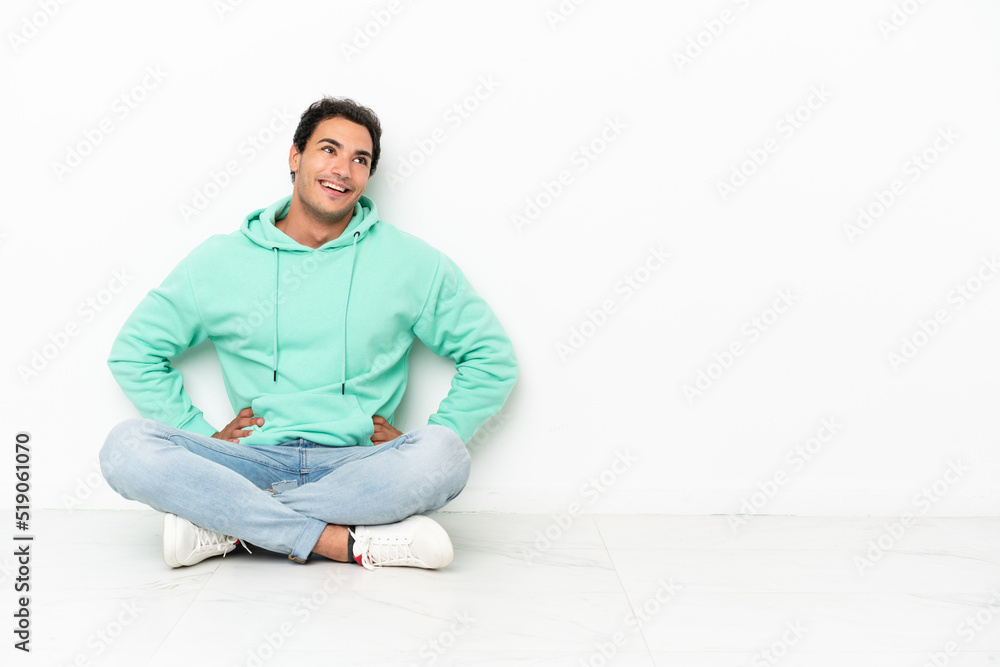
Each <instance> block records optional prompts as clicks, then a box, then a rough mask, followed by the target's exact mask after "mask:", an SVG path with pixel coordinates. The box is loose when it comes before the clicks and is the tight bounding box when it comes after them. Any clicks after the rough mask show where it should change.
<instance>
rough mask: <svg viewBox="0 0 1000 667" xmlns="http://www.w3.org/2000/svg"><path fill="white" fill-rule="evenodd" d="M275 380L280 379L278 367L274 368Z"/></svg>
mask: <svg viewBox="0 0 1000 667" xmlns="http://www.w3.org/2000/svg"><path fill="white" fill-rule="evenodd" d="M274 381H275V382H277V381H278V369H277V368H275V369H274Z"/></svg>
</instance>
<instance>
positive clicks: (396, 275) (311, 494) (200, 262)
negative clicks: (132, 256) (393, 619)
mask: <svg viewBox="0 0 1000 667" xmlns="http://www.w3.org/2000/svg"><path fill="white" fill-rule="evenodd" d="M380 138H381V127H380V125H379V121H378V118H377V117H376V116H375V114H374V113H373V112H372V111H371V110H370V109H367V108H365V107H362V106H359V105H357V104H356V103H354V102H353V101H352V100H349V99H335V98H324V99H322V100H320V101H318V102H316V103H314V104H313V105H311V106H310V107H309V108H308V109H307V110H306V111H305V112H304V113H303V114H302V118H301V120H300V123H299V126H298V128H297V129H296V131H295V136H294V138H293V145H292V147H291V149H290V151H289V156H288V165H289V169H290V171H291V176H292V183H293V189H292V194H291V196H289V197H285V198H283V199H281V200H279V201H278V202H275V203H274V204H272V205H271V206H269V207H267V208H265V209H261V210H258V211H254V212H253V213H251V214H250V215H249V216H247V218H246V220H245V221H244V223H243V225H242V227H241V229H240V230H238V231H235V232H233V233H231V234H228V235H217V236H213V237H211V238H209V239H208V240H206V241H205V242H204V243H202V244H201V245H200V246H198V247H197V248H195V250H194V251H193V252H192V253H191V254H190V255H188V257H187V258H185V259H184V260H183V261H182V262H181V263H180V264H179V265H178V266H177V267H176V268H175V269H174V270H173V271H172V272H171V273H170V275H169V276H167V278H166V279H165V280H164V282H163V284H162V285H161V286H160V287H159V288H157V289H154V290H152V291H150V293H149V294H148V295H147V296H146V297H145V298H144V299H143V300H142V302H140V303H139V305H138V306H137V307H136V309H135V311H134V312H133V313H132V315H131V316H130V317H129V319H128V321H126V323H125V325H124V326H123V327H122V330H121V332H120V333H119V335H118V337H117V339H116V340H115V342H114V344H113V346H112V349H111V355H110V357H109V360H108V364H109V366H110V368H111V371H112V373H113V374H114V376H115V379H116V380H117V381H118V383H119V384H120V385H121V387H122V389H123V390H124V391H125V393H126V395H127V396H128V397H129V398H130V399H131V400H132V402H133V403H134V404H135V406H136V407H137V408H138V410H139V412H140V413H141V414H142V415H143V417H146V419H131V420H127V421H125V422H123V423H121V424H119V425H118V426H116V427H115V428H114V429H113V430H112V431H111V433H110V435H109V436H108V439H107V441H106V443H105V445H104V447H103V448H102V450H101V469H102V471H103V473H104V476H105V478H106V479H107V480H108V483H109V484H110V485H111V487H112V488H113V489H115V491H117V492H118V493H120V494H121V495H122V496H124V497H126V498H129V499H132V500H138V501H140V502H143V503H145V504H147V505H149V506H150V507H153V508H154V509H157V510H159V511H162V512H164V513H165V514H164V531H163V540H164V543H163V556H164V560H165V561H166V563H167V564H168V565H170V566H172V567H178V566H182V565H193V564H195V563H198V562H200V561H202V560H204V559H205V558H208V557H210V556H215V555H225V554H226V553H228V552H229V551H231V550H232V549H234V548H235V545H236V544H237V542H238V541H239V540H242V541H243V542H245V543H246V542H248V543H250V544H252V545H257V546H260V547H262V548H264V549H267V550H271V551H277V552H280V553H287V554H288V557H289V558H290V559H292V560H294V561H296V562H300V563H302V562H305V561H306V560H308V558H309V557H310V555H311V554H318V555H321V556H324V557H326V558H329V559H332V560H336V561H344V562H349V561H351V560H354V561H356V562H358V563H360V564H361V565H363V566H365V567H367V568H369V569H371V568H374V567H379V566H385V565H405V566H415V567H425V568H438V567H443V566H445V565H447V564H448V563H449V562H450V561H451V560H452V558H453V550H452V545H451V541H450V540H449V538H448V535H447V533H446V532H445V531H444V529H443V528H441V526H439V525H438V524H437V523H436V522H434V521H433V520H432V519H431V518H429V517H427V516H424V515H422V513H424V512H428V511H430V510H434V509H437V508H439V507H441V506H443V505H445V504H446V503H447V502H449V501H451V500H452V499H453V498H455V497H456V496H457V495H458V494H459V492H460V491H461V490H462V489H463V488H464V487H465V484H466V481H467V480H468V475H469V465H470V458H469V454H468V451H467V449H466V447H465V442H467V441H468V440H469V439H470V438H471V437H472V435H473V433H475V431H476V429H478V428H479V426H481V425H482V423H483V422H484V421H486V419H488V418H489V417H490V416H491V415H492V414H494V413H495V412H496V411H497V410H499V409H500V407H502V405H503V403H504V401H505V400H506V398H507V395H508V394H509V393H510V390H511V388H512V386H513V384H514V381H515V378H516V374H517V370H516V361H515V357H514V353H513V350H512V348H511V344H510V341H509V339H508V338H507V336H506V334H505V333H504V331H503V328H502V327H501V325H500V323H499V322H498V321H497V319H496V317H495V316H494V314H493V312H492V311H491V310H490V308H489V307H488V306H487V305H486V303H485V302H484V301H483V300H482V299H481V298H480V297H479V296H477V295H476V293H475V292H474V291H473V289H472V288H471V287H470V286H469V284H468V283H467V282H466V280H465V278H464V277H463V275H462V273H461V271H460V270H459V269H458V267H457V266H456V265H455V264H454V263H453V262H452V261H451V260H450V259H448V258H447V257H446V256H444V255H443V254H442V253H440V252H439V251H437V250H435V249H434V248H432V247H430V246H429V245H428V244H426V243H424V242H423V241H420V240H419V239H417V238H416V237H414V236H411V235H409V234H407V233H405V232H402V231H400V230H398V229H396V228H395V227H393V226H392V225H389V224H388V223H386V222H382V221H380V220H379V218H378V214H377V212H376V209H375V204H374V203H373V202H372V201H371V200H370V199H368V198H367V197H365V196H363V193H364V191H365V187H366V186H367V184H368V179H369V177H370V176H371V175H372V174H374V173H375V169H376V167H377V166H378V160H379V154H380V152H381V147H380ZM414 338H419V339H420V340H421V341H423V342H424V343H425V344H426V345H427V347H429V348H430V349H431V350H433V351H434V352H435V353H437V354H439V355H442V356H449V357H451V358H453V359H454V360H455V366H456V374H455V377H454V380H453V381H452V384H451V390H450V391H449V392H448V395H447V397H445V399H444V400H443V401H442V402H441V404H440V406H439V408H438V411H437V412H436V413H435V414H434V415H431V417H430V418H429V420H428V424H427V425H426V426H424V427H421V428H416V429H413V430H410V431H407V432H406V433H403V432H401V431H399V430H398V429H396V427H395V425H394V422H393V415H394V413H395V411H396V408H397V407H398V405H399V403H400V400H401V399H402V397H403V392H404V390H405V389H406V379H407V370H408V360H409V351H410V348H411V345H412V343H413V340H414ZM205 339H211V340H212V342H213V343H214V345H215V349H216V351H217V352H218V354H219V358H220V361H221V364H222V373H223V377H224V380H225V385H226V391H227V393H228V395H229V399H230V402H231V403H232V406H233V409H234V410H235V411H238V412H237V415H236V418H235V419H233V421H232V422H230V423H229V424H228V425H226V426H225V427H223V428H222V429H221V430H218V431H217V430H216V429H215V428H214V427H213V426H212V425H210V424H209V423H208V422H207V421H206V420H205V418H204V417H203V416H202V412H201V411H200V410H198V409H197V408H195V407H194V406H193V405H192V403H191V400H190V398H189V397H188V395H187V393H186V392H185V391H184V386H183V379H182V377H181V374H180V373H179V372H178V371H177V370H176V369H174V368H172V367H171V365H170V361H169V360H170V359H171V358H173V357H175V356H176V355H178V354H179V353H181V352H182V351H184V350H185V349H186V348H189V347H192V346H194V345H198V344H199V343H201V342H202V341H204V340H205Z"/></svg>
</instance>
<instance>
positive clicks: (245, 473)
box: [100, 419, 470, 562]
mask: <svg viewBox="0 0 1000 667" xmlns="http://www.w3.org/2000/svg"><path fill="white" fill-rule="evenodd" d="M100 460H101V471H102V472H103V473H104V478H105V479H106V480H107V481H108V484H110V485H111V488H112V489H114V490H115V491H117V492H118V493H119V494H121V495H122V496H124V497H125V498H128V499H129V500H137V501H139V502H142V503H145V504H147V505H149V506H150V507H152V508H153V509H155V510H159V511H161V512H170V513H172V514H176V515H177V516H180V517H183V518H185V519H187V520H188V521H190V522H191V523H193V524H195V525H197V526H201V527H202V528H208V529H210V530H215V531H218V532H220V533H225V534H226V535H232V536H234V537H238V538H240V539H242V540H245V541H246V542H249V543H251V544H254V545H257V546H260V547H262V548H264V549H267V550H269V551H276V552H279V553H287V554H288V555H289V558H291V559H292V560H296V561H298V562H304V561H305V560H306V559H307V558H308V557H309V554H310V553H311V552H312V549H313V547H314V546H316V541H317V540H319V536H320V533H322V532H323V529H324V528H325V527H326V526H327V524H334V525H341V526H355V525H374V524H383V523H395V522H396V521H402V520H403V519H405V518H406V517H408V516H412V515H414V514H420V513H421V512H427V511H430V510H434V509H438V508H439V507H442V506H443V505H445V504H446V503H448V502H449V501H451V500H452V499H454V498H455V497H456V496H457V495H458V494H459V493H460V492H461V491H462V489H463V488H465V484H466V482H467V481H468V479H469V468H470V457H469V452H468V450H467V449H466V447H465V444H464V443H463V442H462V440H461V438H459V436H458V435H457V434H456V433H454V432H453V431H452V430H451V429H448V428H445V427H444V426H438V425H435V424H431V425H428V426H424V427H422V428H418V429H415V430H413V431H410V432H408V433H404V434H403V435H401V436H399V437H398V438H396V439H395V440H392V441H391V442H387V443H384V444H381V445H376V446H372V447H360V446H359V447H327V446H324V445H317V444H316V443H314V442H310V441H308V440H302V439H299V440H293V441H291V442H286V443H283V444H281V445H277V446H252V445H241V444H236V443H233V442H227V441H225V440H218V439H216V438H211V437H209V436H205V435H199V434H197V433H191V432H189V431H182V430H180V429H177V428H173V427H170V426H167V425H165V424H161V423H159V422H156V421H152V420H149V419H129V420H126V421H124V422H122V423H121V424H118V425H117V426H115V427H114V428H113V429H112V430H111V433H110V434H109V435H108V438H107V441H106V442H105V443H104V447H103V448H102V449H101V455H100Z"/></svg>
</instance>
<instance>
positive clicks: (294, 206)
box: [274, 197, 354, 248]
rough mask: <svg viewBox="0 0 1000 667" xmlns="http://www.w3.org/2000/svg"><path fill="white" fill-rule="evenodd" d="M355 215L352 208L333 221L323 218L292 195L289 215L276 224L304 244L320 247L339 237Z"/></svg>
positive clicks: (286, 233) (287, 234) (275, 224)
mask: <svg viewBox="0 0 1000 667" xmlns="http://www.w3.org/2000/svg"><path fill="white" fill-rule="evenodd" d="M353 216H354V211H353V210H352V211H348V212H347V213H346V214H345V215H343V216H342V217H340V218H339V219H337V220H335V221H333V222H328V221H325V220H321V219H319V218H317V217H316V216H315V215H312V213H311V212H310V211H309V210H308V209H307V208H306V207H305V206H303V205H302V203H301V202H300V201H299V200H298V197H292V202H291V204H290V205H289V207H288V215H286V216H285V217H284V218H282V219H281V220H277V221H276V222H275V223H274V226H275V227H277V228H278V229H280V230H281V231H282V232H284V233H285V235H286V236H288V237H289V238H291V239H293V240H294V241H296V242H298V243H301V244H302V245H304V246H307V247H309V248H319V247H320V246H322V245H324V244H325V243H328V242H330V241H332V240H333V239H335V238H339V237H340V235H341V234H343V233H344V230H345V229H347V226H348V225H349V224H351V218H352V217H353Z"/></svg>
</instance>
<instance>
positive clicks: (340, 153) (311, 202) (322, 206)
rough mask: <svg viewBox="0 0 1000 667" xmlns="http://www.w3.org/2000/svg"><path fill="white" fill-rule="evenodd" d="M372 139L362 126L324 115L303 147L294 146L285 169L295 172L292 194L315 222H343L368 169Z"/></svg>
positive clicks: (350, 212) (360, 191)
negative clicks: (300, 148)
mask: <svg viewBox="0 0 1000 667" xmlns="http://www.w3.org/2000/svg"><path fill="white" fill-rule="evenodd" d="M371 161H372V138H371V135H370V134H368V129H367V128H365V126H364V125H358V124H357V123H354V122H351V121H349V120H347V119H346V118H327V119H326V120H324V121H322V122H320V123H319V124H318V125H317V126H316V129H314V130H313V133H312V136H311V137H309V141H308V142H307V143H306V147H305V150H304V151H302V152H301V153H299V152H298V150H297V149H296V147H295V145H294V144H292V149H291V151H290V152H289V154H288V168H289V169H291V170H292V171H294V172H295V185H294V187H293V196H294V197H295V198H296V199H297V200H298V202H299V203H300V204H301V205H302V207H303V208H304V209H305V211H306V212H308V214H309V215H310V216H311V217H312V218H314V219H315V220H317V221H318V222H321V223H324V224H329V225H334V224H338V223H343V224H345V225H346V224H347V223H348V222H350V221H351V216H352V215H353V214H354V205H355V204H357V203H358V200H359V199H361V195H362V194H364V191H365V187H367V185H368V176H369V174H370V171H371Z"/></svg>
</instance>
